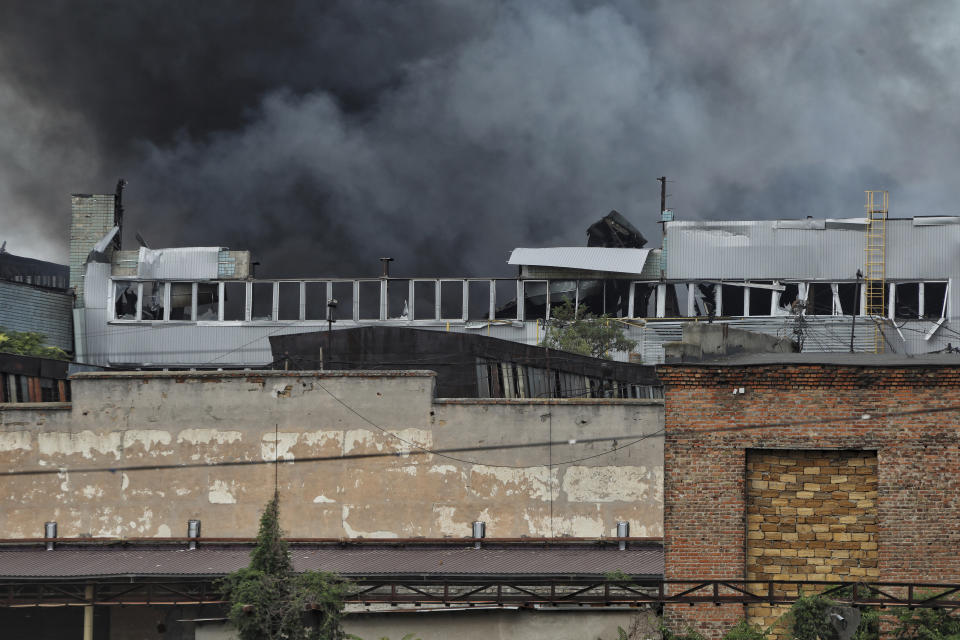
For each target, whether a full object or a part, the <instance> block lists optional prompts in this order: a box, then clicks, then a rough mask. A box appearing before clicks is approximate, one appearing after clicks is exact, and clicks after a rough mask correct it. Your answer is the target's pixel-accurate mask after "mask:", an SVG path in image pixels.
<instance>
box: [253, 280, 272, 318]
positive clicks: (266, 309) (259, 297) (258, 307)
mask: <svg viewBox="0 0 960 640" xmlns="http://www.w3.org/2000/svg"><path fill="white" fill-rule="evenodd" d="M250 319H251V320H261V321H264V320H273V283H272V282H254V283H253V300H252V301H251V302H250Z"/></svg>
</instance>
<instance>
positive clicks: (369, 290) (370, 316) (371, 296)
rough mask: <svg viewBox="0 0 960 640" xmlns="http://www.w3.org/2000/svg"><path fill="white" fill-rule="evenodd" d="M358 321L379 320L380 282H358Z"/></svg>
mask: <svg viewBox="0 0 960 640" xmlns="http://www.w3.org/2000/svg"><path fill="white" fill-rule="evenodd" d="M359 299H360V314H359V319H360V320H379V319H380V280H364V281H361V282H360V295H359Z"/></svg>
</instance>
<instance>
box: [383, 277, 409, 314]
mask: <svg viewBox="0 0 960 640" xmlns="http://www.w3.org/2000/svg"><path fill="white" fill-rule="evenodd" d="M386 285H387V317H388V318H393V319H395V320H396V319H402V320H409V319H410V304H409V302H408V300H407V298H409V297H410V281H409V280H387V281H386Z"/></svg>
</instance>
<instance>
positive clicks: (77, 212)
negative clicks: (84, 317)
mask: <svg viewBox="0 0 960 640" xmlns="http://www.w3.org/2000/svg"><path fill="white" fill-rule="evenodd" d="M70 205H71V213H72V217H71V221H70V286H71V287H72V288H73V289H74V291H76V292H77V300H76V305H77V306H78V307H82V306H83V276H84V265H85V264H86V261H87V255H88V254H89V253H90V251H91V249H93V245H95V244H96V243H97V242H98V241H99V240H100V239H101V238H103V236H105V235H106V234H107V233H108V232H109V231H110V229H112V228H113V226H114V225H115V224H116V223H117V222H116V218H115V214H114V196H113V194H106V195H80V194H76V195H74V196H72V197H71V200H70Z"/></svg>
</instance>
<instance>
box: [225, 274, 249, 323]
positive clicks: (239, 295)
mask: <svg viewBox="0 0 960 640" xmlns="http://www.w3.org/2000/svg"><path fill="white" fill-rule="evenodd" d="M246 301H247V285H246V283H244V282H224V283H223V319H224V320H245V319H246V317H245V315H244V314H245V312H246Z"/></svg>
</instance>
